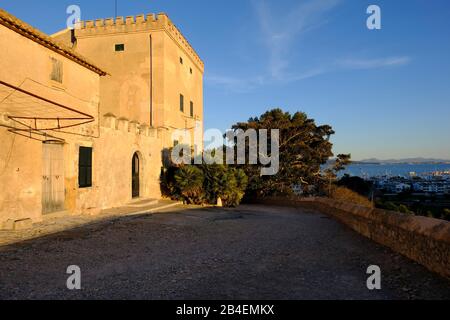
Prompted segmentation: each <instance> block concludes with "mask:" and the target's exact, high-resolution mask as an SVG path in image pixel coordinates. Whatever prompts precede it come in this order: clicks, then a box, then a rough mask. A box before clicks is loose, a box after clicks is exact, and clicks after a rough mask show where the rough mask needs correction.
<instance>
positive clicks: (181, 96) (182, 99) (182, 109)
mask: <svg viewBox="0 0 450 320" xmlns="http://www.w3.org/2000/svg"><path fill="white" fill-rule="evenodd" d="M180 111H181V112H184V96H183V95H182V94H180Z"/></svg>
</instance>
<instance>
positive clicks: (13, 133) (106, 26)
mask: <svg viewBox="0 0 450 320" xmlns="http://www.w3.org/2000/svg"><path fill="white" fill-rule="evenodd" d="M0 44H1V47H2V50H0V228H2V227H3V228H7V227H11V226H14V223H15V222H17V221H21V220H25V219H31V220H32V221H33V222H38V221H40V220H42V219H43V217H44V216H45V215H49V214H53V213H55V212H58V213H61V212H65V213H88V214H95V213H98V212H99V211H100V210H102V209H106V208H111V207H116V206H120V205H124V204H127V203H129V202H131V201H133V199H134V198H137V199H146V198H153V199H157V198H160V197H161V194H160V187H159V175H160V172H161V166H162V152H163V150H165V149H168V148H170V147H172V146H173V145H174V143H175V144H176V143H191V144H192V145H195V146H196V148H197V152H199V151H201V150H202V148H203V145H202V136H201V135H200V137H199V136H198V134H197V139H196V140H195V139H194V131H197V132H201V131H202V126H203V125H202V123H203V70H204V69H203V68H204V66H203V62H202V61H201V60H200V58H199V57H198V55H197V54H196V53H195V51H194V50H193V48H192V47H191V46H190V44H189V43H188V42H187V40H186V39H185V38H184V37H183V36H182V34H181V33H180V32H179V30H178V29H177V28H176V27H175V26H174V24H173V23H172V22H171V21H170V19H169V18H168V17H167V15H165V14H158V15H147V16H143V15H140V16H137V17H127V18H126V19H123V18H120V17H118V18H116V19H106V20H97V21H95V23H94V22H93V21H87V22H81V23H80V24H79V26H78V27H77V28H75V30H63V31H61V32H58V33H57V34H55V35H53V36H48V35H46V34H44V33H42V32H40V31H38V30H36V29H34V28H32V27H31V26H29V25H28V24H26V23H24V22H23V21H20V20H19V19H17V18H16V17H14V16H12V15H10V14H9V13H7V12H5V11H3V10H1V9H0ZM187 133H189V134H190V136H191V139H190V141H187V139H188V137H189V136H188V135H187Z"/></svg>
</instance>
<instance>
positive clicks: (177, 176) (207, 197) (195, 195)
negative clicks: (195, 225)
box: [161, 164, 248, 207]
mask: <svg viewBox="0 0 450 320" xmlns="http://www.w3.org/2000/svg"><path fill="white" fill-rule="evenodd" d="M247 183H248V179H247V175H246V174H245V172H244V170H242V169H236V168H234V167H232V166H227V165H221V164H202V165H199V166H193V165H185V166H180V167H177V166H171V167H169V168H166V169H164V170H163V172H162V174H161V190H162V193H163V195H164V196H166V197H170V198H171V199H174V200H182V201H185V202H186V203H189V204H204V203H208V204H216V203H217V200H218V198H221V199H222V204H223V205H224V206H228V207H232V206H237V205H239V203H240V202H241V200H242V198H243V197H244V194H245V190H246V188H247Z"/></svg>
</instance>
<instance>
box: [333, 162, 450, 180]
mask: <svg viewBox="0 0 450 320" xmlns="http://www.w3.org/2000/svg"><path fill="white" fill-rule="evenodd" d="M436 171H441V172H442V171H450V164H426V163H423V164H409V163H401V164H360V163H357V164H351V165H349V166H347V168H346V169H345V170H344V171H341V172H340V175H341V176H342V175H344V174H349V175H351V176H359V177H361V178H371V177H380V176H401V177H408V176H409V175H410V173H411V172H414V173H416V175H418V176H426V175H429V174H431V173H432V172H436Z"/></svg>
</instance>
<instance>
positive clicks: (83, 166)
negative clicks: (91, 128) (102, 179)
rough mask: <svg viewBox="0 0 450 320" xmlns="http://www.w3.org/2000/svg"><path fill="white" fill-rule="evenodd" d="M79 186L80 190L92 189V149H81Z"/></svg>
mask: <svg viewBox="0 0 450 320" xmlns="http://www.w3.org/2000/svg"><path fill="white" fill-rule="evenodd" d="M78 186H79V187H80V188H89V187H92V148H86V147H80V154H79V159H78Z"/></svg>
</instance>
